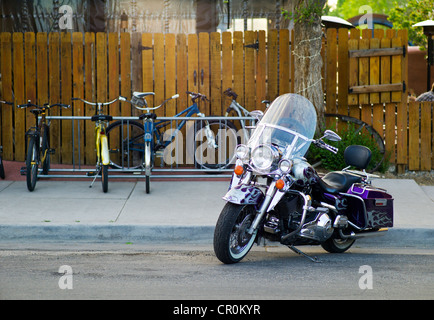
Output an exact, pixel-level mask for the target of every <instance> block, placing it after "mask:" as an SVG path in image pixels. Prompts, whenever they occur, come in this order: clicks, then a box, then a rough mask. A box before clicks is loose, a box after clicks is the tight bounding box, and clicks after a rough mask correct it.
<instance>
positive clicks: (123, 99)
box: [71, 96, 128, 106]
mask: <svg viewBox="0 0 434 320" xmlns="http://www.w3.org/2000/svg"><path fill="white" fill-rule="evenodd" d="M71 100H80V101H81V102H84V103H86V104H89V105H91V106H98V105H102V106H107V105H109V104H112V103H114V102H116V101H118V100H120V101H128V100H127V98H125V97H122V96H119V97H117V98H116V99H114V100H112V101H108V102H90V101H87V100H84V99H81V98H71Z"/></svg>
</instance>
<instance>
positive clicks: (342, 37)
mask: <svg viewBox="0 0 434 320" xmlns="http://www.w3.org/2000/svg"><path fill="white" fill-rule="evenodd" d="M338 44H339V45H338V59H339V63H338V84H339V85H338V113H339V114H345V115H346V114H348V107H347V105H348V81H349V61H348V59H349V58H348V30H347V29H346V28H339V29H338Z"/></svg>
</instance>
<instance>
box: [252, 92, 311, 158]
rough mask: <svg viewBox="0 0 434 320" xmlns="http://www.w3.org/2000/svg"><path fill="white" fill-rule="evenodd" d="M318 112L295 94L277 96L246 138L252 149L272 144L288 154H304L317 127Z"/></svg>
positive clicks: (303, 98) (304, 99) (299, 155)
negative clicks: (249, 136)
mask: <svg viewBox="0 0 434 320" xmlns="http://www.w3.org/2000/svg"><path fill="white" fill-rule="evenodd" d="M316 121H317V115H316V110H315V107H314V106H313V104H312V103H311V102H310V101H309V100H307V99H306V98H305V97H303V96H300V95H298V94H292V93H290V94H285V95H282V96H279V97H278V98H277V99H276V100H274V101H273V103H272V104H271V105H270V107H269V108H268V109H267V112H266V113H265V115H264V116H263V118H262V119H261V121H260V122H259V124H258V125H257V127H256V129H255V131H254V132H253V134H252V137H251V138H250V140H249V142H248V146H249V147H250V148H251V149H252V150H253V149H254V148H255V147H257V146H259V145H261V144H266V145H269V144H272V145H274V146H276V147H278V149H279V150H280V151H281V152H282V153H287V152H289V153H290V154H289V155H287V156H295V157H297V156H298V157H303V156H304V155H305V154H306V152H307V150H308V149H309V146H310V143H311V141H310V139H312V138H313V136H314V134H315V129H316Z"/></svg>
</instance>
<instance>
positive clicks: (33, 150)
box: [26, 137, 39, 191]
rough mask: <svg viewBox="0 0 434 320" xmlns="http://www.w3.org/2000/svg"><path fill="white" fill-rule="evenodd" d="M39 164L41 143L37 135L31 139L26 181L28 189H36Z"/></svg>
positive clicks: (28, 150) (27, 158)
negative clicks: (39, 143)
mask: <svg viewBox="0 0 434 320" xmlns="http://www.w3.org/2000/svg"><path fill="white" fill-rule="evenodd" d="M38 166H39V145H38V141H37V137H31V138H30V139H29V145H28V149H27V157H26V181H27V189H28V190H29V191H33V190H35V186H36V181H37V179H38Z"/></svg>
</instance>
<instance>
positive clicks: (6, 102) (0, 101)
mask: <svg viewBox="0 0 434 320" xmlns="http://www.w3.org/2000/svg"><path fill="white" fill-rule="evenodd" d="M0 103H4V104H9V105H13V104H14V103H13V102H9V101H3V100H0Z"/></svg>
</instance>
